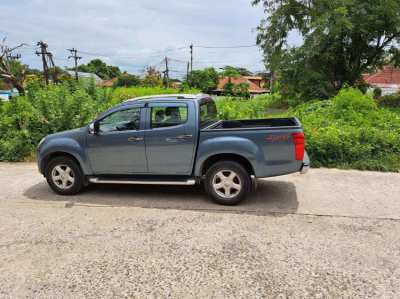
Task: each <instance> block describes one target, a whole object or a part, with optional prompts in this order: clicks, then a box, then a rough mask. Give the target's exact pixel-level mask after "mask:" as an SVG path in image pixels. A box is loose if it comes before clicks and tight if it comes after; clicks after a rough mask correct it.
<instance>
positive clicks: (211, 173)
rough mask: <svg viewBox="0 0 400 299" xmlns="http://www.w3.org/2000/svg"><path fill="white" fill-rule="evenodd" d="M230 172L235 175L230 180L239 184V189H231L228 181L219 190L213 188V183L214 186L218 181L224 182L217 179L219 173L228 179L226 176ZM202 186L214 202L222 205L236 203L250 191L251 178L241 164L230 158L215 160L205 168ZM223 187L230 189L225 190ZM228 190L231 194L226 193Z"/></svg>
mask: <svg viewBox="0 0 400 299" xmlns="http://www.w3.org/2000/svg"><path fill="white" fill-rule="evenodd" d="M231 173H234V174H235V175H236V177H234V178H233V179H232V180H231V181H233V183H235V184H236V185H240V186H241V188H240V191H239V190H236V189H234V188H233V189H231V186H230V185H229V183H227V184H228V185H227V186H223V187H221V188H220V189H219V190H216V188H217V187H215V188H214V183H215V186H217V185H218V184H219V183H221V184H224V182H222V181H221V180H220V179H219V177H220V176H221V174H222V175H223V176H224V177H225V178H226V179H229V178H228V176H229V174H231ZM204 188H205V190H206V192H207V194H208V195H210V196H211V197H212V199H213V200H214V201H215V202H216V203H218V204H222V205H236V204H238V203H239V202H241V201H242V200H243V199H244V198H245V197H246V195H247V194H248V192H250V190H251V179H250V175H249V173H248V172H247V171H246V169H245V168H244V167H243V166H242V165H241V164H239V163H237V162H234V161H230V160H224V161H219V162H216V163H215V164H214V165H212V166H211V167H210V168H209V169H208V170H207V172H206V177H205V180H204ZM225 188H227V189H228V190H230V191H227V189H225ZM232 190H233V191H232ZM230 192H232V194H231V195H227V193H230ZM224 195H225V196H224Z"/></svg>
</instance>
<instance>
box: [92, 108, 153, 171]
mask: <svg viewBox="0 0 400 299" xmlns="http://www.w3.org/2000/svg"><path fill="white" fill-rule="evenodd" d="M143 113H144V110H143V108H141V107H132V106H131V107H122V108H120V109H117V110H115V111H112V112H110V113H109V114H107V115H106V116H104V117H102V118H101V119H100V120H99V132H98V133H97V134H88V136H87V153H88V157H89V160H90V164H91V167H92V169H93V172H94V174H141V173H146V172H147V163H146V150H145V143H144V132H143V130H142V126H143V122H141V119H144V118H143V117H142V114H143Z"/></svg>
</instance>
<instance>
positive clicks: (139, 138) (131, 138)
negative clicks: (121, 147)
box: [128, 137, 143, 141]
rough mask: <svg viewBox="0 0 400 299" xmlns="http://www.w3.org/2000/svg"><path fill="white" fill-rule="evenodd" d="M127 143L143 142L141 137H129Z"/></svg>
mask: <svg viewBox="0 0 400 299" xmlns="http://www.w3.org/2000/svg"><path fill="white" fill-rule="evenodd" d="M128 141H143V137H129V138H128Z"/></svg>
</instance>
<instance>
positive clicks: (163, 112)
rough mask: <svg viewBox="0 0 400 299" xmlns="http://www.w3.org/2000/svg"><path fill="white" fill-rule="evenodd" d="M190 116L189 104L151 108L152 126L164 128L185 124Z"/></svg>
mask: <svg viewBox="0 0 400 299" xmlns="http://www.w3.org/2000/svg"><path fill="white" fill-rule="evenodd" d="M187 118H188V108H187V106H169V107H162V106H160V107H157V106H155V107H152V108H151V127H152V128H163V127H171V126H177V125H180V124H183V123H185V122H186V121H187Z"/></svg>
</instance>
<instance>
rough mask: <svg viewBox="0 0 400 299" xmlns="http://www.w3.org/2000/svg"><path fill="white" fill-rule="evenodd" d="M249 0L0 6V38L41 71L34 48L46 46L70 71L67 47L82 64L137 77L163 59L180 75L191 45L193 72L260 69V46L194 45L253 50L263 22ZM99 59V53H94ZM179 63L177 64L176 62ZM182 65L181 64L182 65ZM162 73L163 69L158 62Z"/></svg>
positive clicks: (35, 0)
mask: <svg viewBox="0 0 400 299" xmlns="http://www.w3.org/2000/svg"><path fill="white" fill-rule="evenodd" d="M250 2H251V1H250V0H218V1H216V0H197V1H195V0H180V1H178V0H164V1H161V0H158V1H156V0H81V1H79V0H53V1H50V0H29V1H28V0H1V2H0V37H3V36H6V37H7V43H8V44H9V45H10V46H12V45H15V44H18V43H21V42H25V43H27V44H28V45H29V46H26V47H24V48H23V49H22V50H21V51H20V53H21V54H22V55H23V59H22V61H23V62H24V63H27V64H29V65H31V66H32V67H37V68H39V67H40V66H41V64H40V58H39V57H37V56H36V55H35V54H34V51H35V48H36V47H35V45H36V42H37V41H39V40H43V41H45V42H47V43H48V44H49V51H51V52H53V54H54V57H55V62H56V64H57V65H60V66H71V65H72V61H68V59H67V56H68V52H67V51H66V49H67V48H72V47H75V48H77V49H78V50H80V51H82V53H80V55H81V56H83V59H82V62H87V61H89V60H90V59H93V58H96V57H99V58H101V59H103V60H104V61H106V62H107V63H109V64H114V65H118V66H119V67H120V68H121V69H122V70H127V71H129V72H133V73H140V72H142V71H143V69H144V67H145V66H147V65H157V64H158V63H159V62H160V61H161V60H162V59H163V57H164V56H166V55H167V56H169V57H171V58H173V59H175V60H176V61H173V60H172V61H171V69H173V70H176V71H177V72H176V76H179V75H182V72H183V71H184V70H185V68H186V66H185V64H184V63H183V62H184V61H187V60H188V59H189V48H188V46H189V45H190V44H191V43H193V44H194V46H195V49H194V68H202V67H205V66H210V65H212V66H215V67H221V66H223V65H226V64H230V65H237V66H243V67H247V68H249V69H251V70H253V71H258V70H263V69H264V67H263V63H262V53H261V51H260V50H259V48H258V47H253V48H238V49H208V48H196V46H226V45H233V46H235V45H252V44H255V39H256V30H255V28H256V27H257V25H258V24H259V22H260V20H261V18H262V17H263V8H262V7H261V6H257V7H253V6H251V4H250ZM95 54H100V55H95ZM178 60H179V61H178ZM180 61H182V62H180ZM158 67H160V68H161V65H159V64H158Z"/></svg>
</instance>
